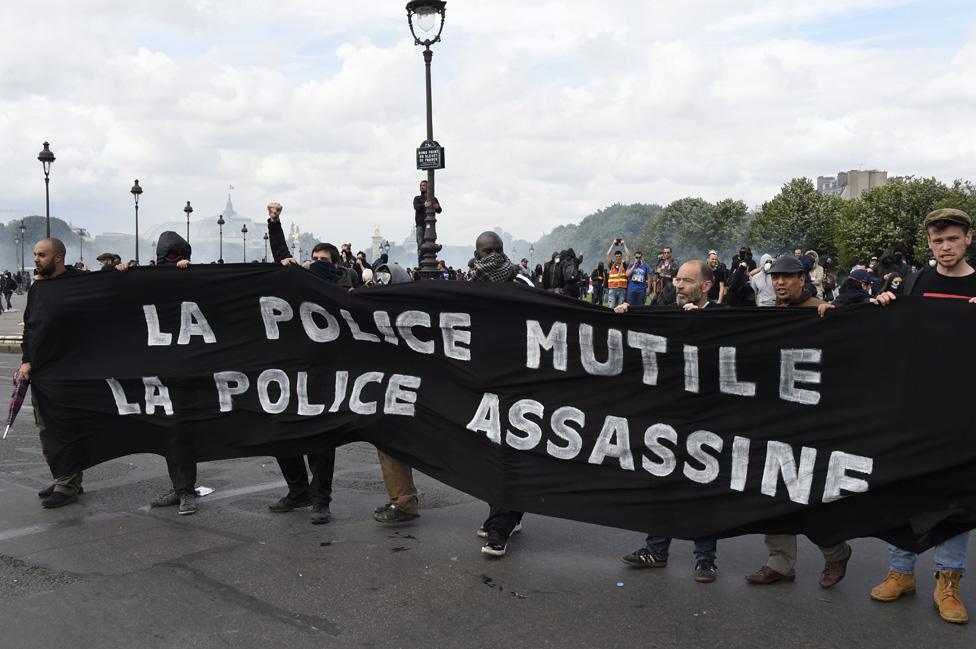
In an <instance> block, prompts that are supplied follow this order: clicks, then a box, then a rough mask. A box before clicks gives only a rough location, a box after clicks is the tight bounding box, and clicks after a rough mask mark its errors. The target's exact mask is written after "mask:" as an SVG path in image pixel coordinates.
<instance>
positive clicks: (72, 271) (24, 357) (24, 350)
mask: <svg viewBox="0 0 976 649" xmlns="http://www.w3.org/2000/svg"><path fill="white" fill-rule="evenodd" d="M81 274H82V271H80V270H78V269H77V268H75V267H74V266H65V267H64V272H63V273H61V274H60V275H58V276H57V277H54V278H51V279H46V280H44V281H47V282H50V281H53V280H55V279H61V278H62V277H70V276H72V275H81ZM36 283H37V282H35V284H36ZM31 288H33V285H31ZM31 315H32V314H31V291H28V292H27V306H25V307H24V336H23V338H21V342H20V349H21V362H22V363H30V362H31V360H30V359H31V356H32V354H31V346H30V334H31V327H30V322H31Z"/></svg>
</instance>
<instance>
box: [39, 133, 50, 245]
mask: <svg viewBox="0 0 976 649" xmlns="http://www.w3.org/2000/svg"><path fill="white" fill-rule="evenodd" d="M37 159H38V160H40V161H41V166H42V167H44V208H45V214H46V215H47V216H46V217H45V218H46V221H45V223H46V226H47V235H46V236H47V238H48V239H50V238H51V192H50V187H51V164H52V163H53V162H54V153H52V152H51V145H50V144H48V143H47V142H45V143H44V148H43V149H41V152H40V153H38V154H37Z"/></svg>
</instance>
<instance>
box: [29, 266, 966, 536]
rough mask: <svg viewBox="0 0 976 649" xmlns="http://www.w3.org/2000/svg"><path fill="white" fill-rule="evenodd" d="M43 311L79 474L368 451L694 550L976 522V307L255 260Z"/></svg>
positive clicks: (38, 330)
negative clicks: (645, 297)
mask: <svg viewBox="0 0 976 649" xmlns="http://www.w3.org/2000/svg"><path fill="white" fill-rule="evenodd" d="M30 300H31V306H30V315H29V320H28V323H27V327H28V331H29V341H28V345H29V351H30V356H31V359H32V361H33V365H34V373H33V390H34V398H35V402H36V403H37V404H38V406H39V407H40V408H41V414H42V416H43V419H44V421H45V424H46V427H47V432H46V439H45V441H46V447H47V450H48V455H49V461H50V463H51V466H52V470H53V472H54V473H55V474H56V475H62V474H65V473H69V472H70V471H72V470H76V469H82V468H87V467H90V466H93V465H95V464H98V463H99V462H103V461H105V460H109V459H111V458H116V457H120V456H123V455H127V454H130V453H144V452H148V453H159V454H163V455H165V454H170V453H181V454H184V456H188V457H192V458H195V459H196V460H198V461H206V460H216V459H223V458H233V457H243V456H254V455H277V456H286V455H296V454H299V453H302V452H307V451H314V450H317V449H322V448H326V447H329V446H336V445H341V444H345V443H348V442H350V441H356V440H362V441H367V442H369V443H372V444H375V445H376V446H377V447H378V448H380V449H382V450H384V451H386V452H388V453H390V454H392V455H394V456H396V457H398V458H400V459H402V460H404V461H406V462H408V463H409V464H411V465H413V466H414V467H416V468H417V469H419V470H421V471H423V472H424V473H427V474H428V475H431V476H433V477H435V478H437V479H438V480H441V481H443V482H445V483H447V484H449V485H452V486H454V487H456V488H458V489H461V490H463V491H465V492H467V493H470V494H472V495H474V496H476V497H478V498H481V499H483V500H485V501H488V502H490V503H493V504H496V505H499V506H502V507H506V508H509V509H514V510H521V511H528V512H535V513H539V514H545V515H550V516H558V517H562V518H569V519H574V520H580V521H587V522H591V523H598V524H603V525H609V526H614V527H621V528H627V529H633V530H639V531H653V532H654V533H655V534H660V535H667V536H673V537H676V538H685V539H695V538H705V537H713V536H715V537H728V536H735V535H740V534H745V533H752V532H768V533H800V534H805V535H807V536H809V537H810V538H811V539H812V540H814V541H816V542H818V543H820V544H824V545H826V544H833V543H836V542H839V541H841V540H844V539H848V538H853V537H860V536H875V537H880V538H883V539H886V540H888V541H891V542H894V543H896V544H898V545H900V546H902V547H905V548H909V549H916V550H921V549H924V548H926V547H930V546H932V545H933V544H935V543H937V542H939V541H941V540H943V539H945V538H947V537H949V536H951V535H953V534H957V533H959V532H962V531H965V530H968V529H971V528H973V527H976V481H974V480H973V479H972V478H973V476H974V475H976V437H974V433H976V414H974V413H976V410H974V408H973V406H972V399H973V396H972V395H973V387H972V382H971V377H970V375H971V372H972V368H973V367H976V348H974V346H973V345H972V343H971V337H972V332H973V331H974V330H976V308H974V307H973V306H972V305H969V304H959V303H955V302H954V301H953V302H948V301H922V300H917V299H910V298H902V299H899V300H898V302H897V303H895V304H894V305H892V306H889V307H884V308H882V307H872V306H864V307H855V308H851V309H849V310H835V311H834V312H832V313H831V314H830V315H829V316H828V317H827V318H826V319H820V318H818V317H817V315H816V313H815V312H812V311H811V310H807V309H798V310H794V309H728V310H715V311H712V310H706V311H703V312H696V313H686V312H681V311H676V310H675V311H671V310H657V309H640V310H637V311H638V312H636V313H631V314H628V315H616V314H613V313H611V312H609V311H607V310H605V309H601V308H597V307H594V306H592V305H589V304H586V303H582V302H578V301H573V300H569V299H566V298H563V297H560V296H557V295H553V294H550V293H545V292H543V291H539V290H536V289H532V288H529V287H525V286H520V285H517V284H505V285H494V284H492V285H487V284H486V285H481V284H469V283H460V282H457V283H455V282H425V283H415V284H408V285H397V286H390V287H385V288H372V289H364V290H357V291H355V292H353V293H347V292H344V291H342V290H340V289H338V288H336V287H334V286H332V285H330V284H327V283H325V282H324V281H322V280H321V279H319V278H317V277H316V276H314V275H312V274H311V273H309V272H306V271H304V270H302V269H298V268H282V267H270V266H256V265H226V266H222V267H194V268H190V269H186V270H180V269H169V268H159V269H152V268H137V269H133V270H132V271H130V272H129V273H125V274H122V273H110V272H103V273H92V274H87V275H83V276H78V277H65V278H61V279H57V280H53V281H44V282H38V283H37V285H35V286H34V287H33V288H32V289H31V294H30ZM947 302H948V303H947Z"/></svg>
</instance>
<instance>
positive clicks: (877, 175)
mask: <svg viewBox="0 0 976 649" xmlns="http://www.w3.org/2000/svg"><path fill="white" fill-rule="evenodd" d="M887 182H888V172H887V171H878V170H877V169H870V170H866V171H861V170H858V169H851V170H850V171H840V172H838V173H837V175H836V176H817V191H818V192H820V193H821V194H826V195H829V196H840V197H841V198H860V197H861V194H863V193H864V192H866V191H867V190H869V189H872V188H874V187H881V186H883V185H884V184H885V183H887Z"/></svg>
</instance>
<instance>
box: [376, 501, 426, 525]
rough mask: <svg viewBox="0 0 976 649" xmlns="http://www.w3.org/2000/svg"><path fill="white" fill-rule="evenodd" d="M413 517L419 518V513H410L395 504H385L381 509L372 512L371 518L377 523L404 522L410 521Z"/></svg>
mask: <svg viewBox="0 0 976 649" xmlns="http://www.w3.org/2000/svg"><path fill="white" fill-rule="evenodd" d="M415 518H420V514H411V513H408V512H405V511H403V510H402V509H398V508H397V506H396V505H387V506H386V507H383V508H382V509H378V510H377V511H374V512H373V519H374V520H375V521H376V522H377V523H386V524H392V523H405V522H407V521H412V520H413V519H415Z"/></svg>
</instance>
